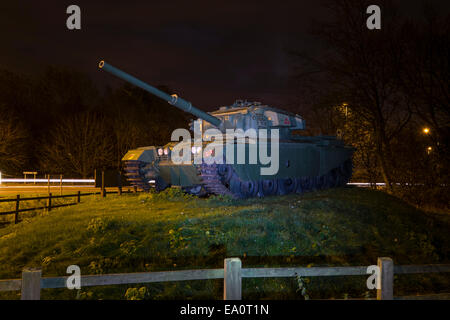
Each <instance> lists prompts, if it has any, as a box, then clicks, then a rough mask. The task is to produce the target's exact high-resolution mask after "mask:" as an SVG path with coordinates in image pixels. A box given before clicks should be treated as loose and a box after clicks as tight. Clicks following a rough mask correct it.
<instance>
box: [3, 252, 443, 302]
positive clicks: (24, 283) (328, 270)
mask: <svg viewBox="0 0 450 320" xmlns="http://www.w3.org/2000/svg"><path fill="white" fill-rule="evenodd" d="M378 267H380V278H379V283H380V288H379V289H377V300H392V299H394V296H393V292H394V274H411V273H432V272H450V265H407V266H394V262H393V260H392V259H391V258H378ZM367 268H368V267H367V266H363V267H359V266H358V267H313V268H242V262H241V260H240V259H239V258H228V259H225V261H224V268H223V269H200V270H182V271H162V272H143V273H121V274H104V275H85V276H81V287H89V286H106V285H121V284H136V283H150V282H166V281H187V280H209V279H224V290H223V298H224V300H241V299H242V279H243V278H274V277H282V278H286V277H297V276H301V277H325V276H356V275H358V276H362V275H366V276H369V274H367ZM41 276H42V271H41V269H24V270H23V272H22V279H14V280H0V291H17V290H21V299H22V300H39V299H40V297H41V289H47V288H66V287H67V286H66V282H67V280H68V277H46V278H42V277H41ZM364 285H366V283H365V282H364ZM405 298H406V297H405Z"/></svg>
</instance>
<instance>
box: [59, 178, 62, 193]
mask: <svg viewBox="0 0 450 320" xmlns="http://www.w3.org/2000/svg"><path fill="white" fill-rule="evenodd" d="M62 176H63V175H62V174H60V175H59V194H60V195H62V193H63V192H62V190H63V187H62Z"/></svg>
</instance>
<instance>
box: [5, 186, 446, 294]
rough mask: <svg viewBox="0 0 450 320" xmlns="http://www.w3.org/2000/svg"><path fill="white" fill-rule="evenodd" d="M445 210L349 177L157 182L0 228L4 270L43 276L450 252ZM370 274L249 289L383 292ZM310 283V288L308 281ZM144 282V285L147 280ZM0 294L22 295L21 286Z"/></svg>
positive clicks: (425, 281)
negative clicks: (269, 183)
mask: <svg viewBox="0 0 450 320" xmlns="http://www.w3.org/2000/svg"><path fill="white" fill-rule="evenodd" d="M448 231H449V224H448V220H444V219H441V217H440V216H436V215H433V214H430V213H425V212H423V211H420V210H417V209H415V208H413V207H411V206H409V205H407V204H406V203H404V202H402V201H400V200H399V199H397V198H395V197H392V196H389V195H387V194H385V193H383V192H381V191H373V190H368V189H360V188H340V189H334V190H326V191H320V192H315V193H308V194H304V195H289V196H283V197H268V198H263V199H249V200H232V199H229V198H224V197H211V198H208V199H199V198H195V197H192V196H188V195H185V194H183V193H181V192H180V191H178V190H176V189H171V190H169V191H166V192H163V193H160V194H138V195H136V194H128V195H122V196H117V195H111V196H110V195H108V197H107V198H106V199H101V198H97V197H85V198H83V199H82V203H81V204H79V205H76V206H72V207H66V208H60V209H55V210H53V211H51V212H50V213H48V214H47V213H43V214H41V215H38V216H35V217H33V218H30V219H25V220H24V221H23V222H21V223H20V224H17V225H9V226H7V227H5V228H2V229H0V279H6V278H20V275H21V270H22V269H23V268H24V267H26V266H27V267H29V266H32V267H36V266H40V267H42V268H43V275H44V276H56V275H59V276H62V275H66V273H65V272H66V268H67V267H68V266H69V265H72V264H76V265H79V266H80V268H81V272H82V274H101V273H125V272H142V271H163V270H181V269H199V268H217V267H223V259H224V258H225V257H240V258H241V259H242V261H243V266H244V267H257V266H258V267H262V266H267V267H277V266H320V265H336V266H342V265H372V264H376V261H377V257H380V256H389V257H392V258H393V259H394V263H396V264H427V263H450V254H449V253H450V245H449V244H450V241H449V240H450V235H449V232H448ZM366 279H367V277H359V276H355V277H325V278H323V277H322V278H308V279H295V278H292V279H244V280H243V298H244V299H266V298H271V299H303V298H304V296H305V295H306V294H307V295H308V296H309V297H310V298H345V297H353V298H355V297H359V298H364V297H374V296H375V293H374V292H372V291H371V292H368V290H367V289H366V286H365V283H366ZM300 282H301V283H303V285H304V287H305V288H306V293H305V291H303V294H302V292H301V290H298V289H299V286H300V285H299V283H300ZM449 288H450V278H449V277H448V276H447V275H427V276H424V275H402V276H396V280H395V294H396V295H404V294H415V293H417V292H422V293H424V292H441V291H445V290H447V291H449ZM139 289H140V290H139ZM222 290H223V281H222V280H211V281H184V282H173V283H170V282H169V283H157V284H148V285H127V286H108V287H87V288H82V289H81V290H79V291H77V290H74V291H69V290H67V289H48V290H43V295H42V296H43V298H47V299H133V298H134V299H141V298H149V299H175V298H178V299H186V298H187V299H189V298H194V299H199V298H203V299H213V298H214V299H221V296H222ZM0 298H4V299H6V298H8V299H15V298H18V293H17V292H12V293H11V292H10V293H2V294H1V295H0Z"/></svg>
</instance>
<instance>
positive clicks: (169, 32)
mask: <svg viewBox="0 0 450 320" xmlns="http://www.w3.org/2000/svg"><path fill="white" fill-rule="evenodd" d="M5 2H6V1H2V4H1V5H0V6H1V13H0V23H1V28H0V37H1V39H2V41H1V43H0V67H2V68H6V69H9V70H12V71H18V72H22V73H29V74H36V73H38V72H41V71H42V70H43V69H44V68H45V67H46V66H47V65H49V64H55V65H64V66H68V67H70V68H73V69H76V70H79V71H82V72H86V73H88V74H89V75H90V76H91V77H92V79H93V80H94V82H95V84H96V85H97V86H98V87H100V88H101V87H104V85H105V84H108V85H113V86H115V85H118V84H121V83H122V82H121V80H115V79H113V76H112V75H110V74H107V73H105V72H101V71H99V70H98V69H97V64H98V61H99V60H101V59H104V60H105V61H107V62H109V63H110V64H112V65H114V66H116V67H118V68H120V69H122V70H124V71H126V72H129V73H131V74H133V75H135V76H137V77H139V78H141V79H142V80H144V81H146V82H148V83H150V84H152V85H168V86H169V87H171V88H173V90H174V92H176V93H177V94H179V95H180V96H181V97H183V98H185V99H187V100H189V101H191V102H192V103H193V104H194V105H195V106H197V107H199V108H201V109H204V110H212V109H215V108H217V106H219V105H229V104H231V103H232V102H233V101H234V100H235V99H238V98H247V99H249V100H256V101H262V102H264V103H268V104H271V105H273V106H275V107H280V108H283V107H284V105H289V104H291V105H292V103H295V100H296V97H297V96H298V95H299V94H301V91H299V88H298V87H297V86H296V84H295V81H293V79H292V76H293V71H292V70H293V68H292V66H293V61H292V57H290V56H289V54H288V53H287V51H288V50H293V49H294V50H295V49H301V50H308V51H310V50H317V48H319V47H320V46H318V45H317V43H316V42H315V40H314V39H313V38H312V37H311V36H310V35H309V29H310V26H311V23H312V20H314V19H315V20H323V19H326V14H325V12H324V11H323V10H322V8H321V5H320V1H299V0H297V1H272V2H270V1H245V2H244V3H243V2H240V1H239V2H231V1H226V2H224V1H180V0H172V1H167V0H165V1H151V0H150V1H148V0H147V1H137V0H128V1H93V0H92V1H73V2H72V1H70V2H69V1H61V0H54V1H53V0H52V1H48V0H47V1H33V2H32V1H8V3H5ZM19 2H20V3H19ZM395 2H397V3H399V6H400V8H402V10H405V12H407V13H408V14H410V15H415V14H417V12H419V10H420V7H421V2H420V1H406V0H402V1H395ZM436 2H440V3H441V4H440V5H441V6H442V7H443V8H445V10H450V4H449V3H450V2H449V1H436ZM24 3H26V4H24ZM376 3H377V1H373V4H376ZM71 4H77V5H79V6H80V8H81V15H82V22H81V23H82V29H81V30H77V31H70V30H68V29H67V28H66V19H67V17H68V15H67V14H66V8H67V6H69V5H71Z"/></svg>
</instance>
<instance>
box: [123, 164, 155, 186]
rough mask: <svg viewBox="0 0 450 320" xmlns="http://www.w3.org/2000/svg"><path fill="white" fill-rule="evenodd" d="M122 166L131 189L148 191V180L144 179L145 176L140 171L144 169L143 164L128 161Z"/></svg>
mask: <svg viewBox="0 0 450 320" xmlns="http://www.w3.org/2000/svg"><path fill="white" fill-rule="evenodd" d="M124 165H125V166H124V170H125V175H126V177H127V180H128V181H129V182H130V184H131V185H132V186H133V187H137V188H138V189H139V190H143V191H148V190H150V187H151V185H150V184H149V183H148V179H146V178H145V174H144V173H142V171H141V169H143V168H144V167H145V162H142V161H138V160H128V161H124Z"/></svg>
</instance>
